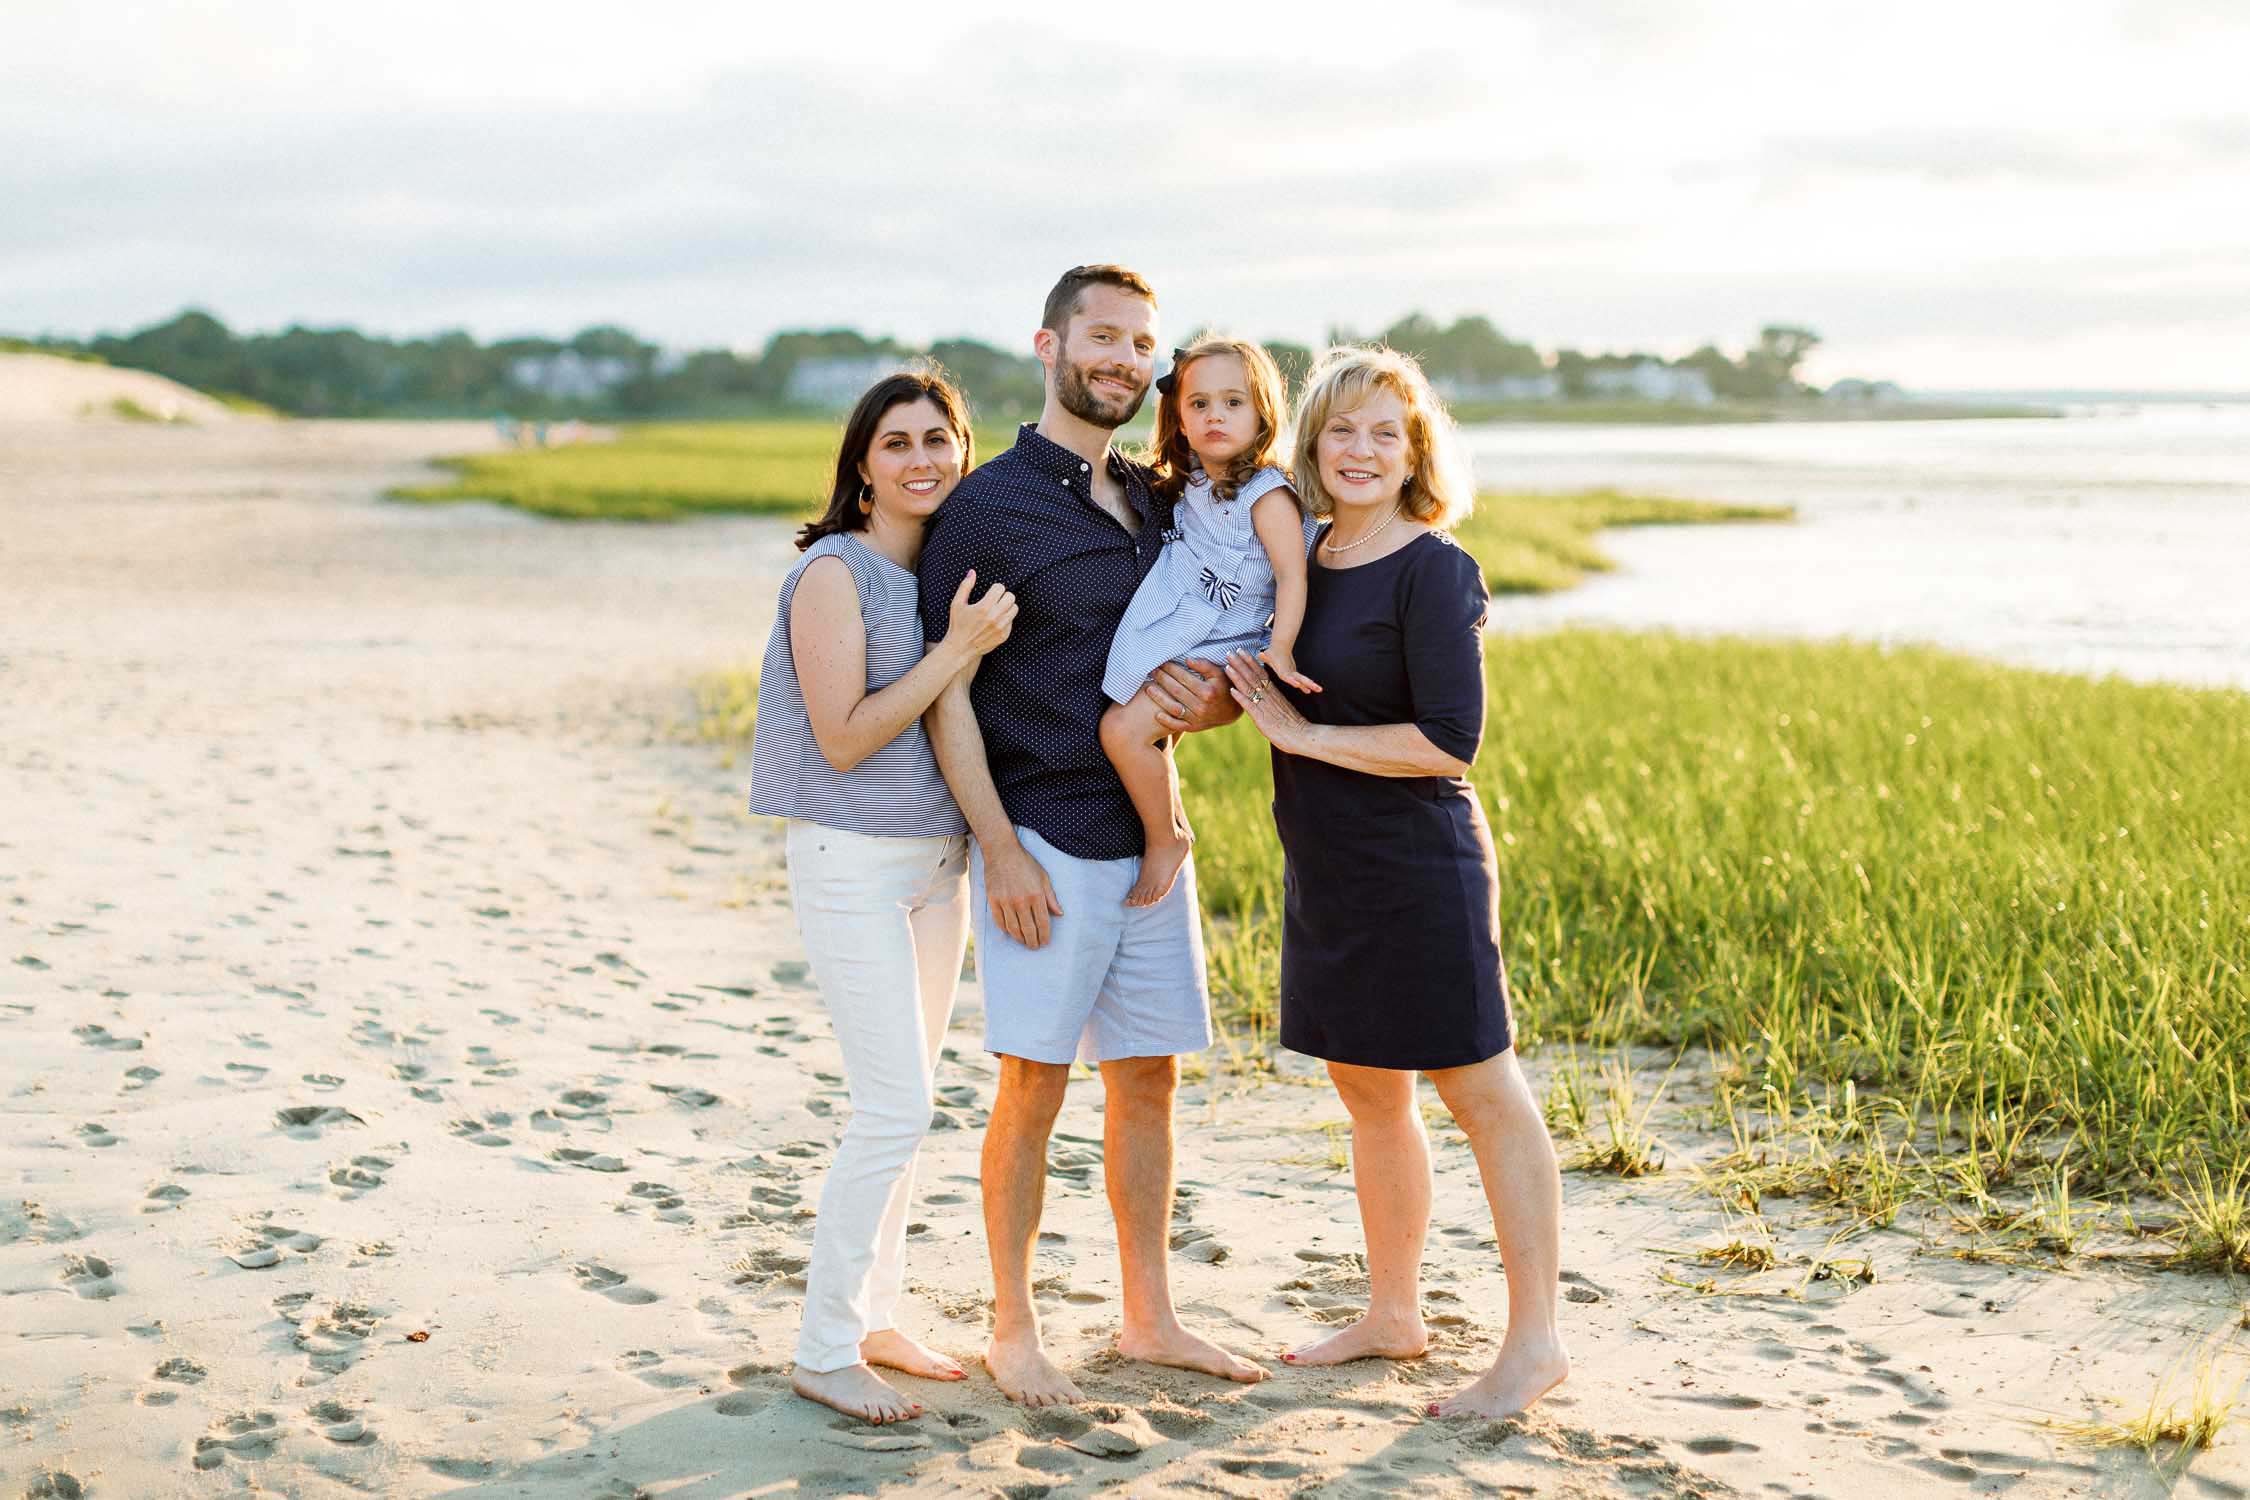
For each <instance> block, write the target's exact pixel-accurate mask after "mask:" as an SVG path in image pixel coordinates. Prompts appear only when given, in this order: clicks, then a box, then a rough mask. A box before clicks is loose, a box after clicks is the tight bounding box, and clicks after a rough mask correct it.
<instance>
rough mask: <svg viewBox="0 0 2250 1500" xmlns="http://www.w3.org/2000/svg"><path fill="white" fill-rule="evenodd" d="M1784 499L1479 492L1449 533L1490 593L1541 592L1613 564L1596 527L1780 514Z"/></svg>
mask: <svg viewBox="0 0 2250 1500" xmlns="http://www.w3.org/2000/svg"><path fill="white" fill-rule="evenodd" d="M1793 514H1794V513H1793V512H1792V511H1791V510H1790V509H1789V508H1788V507H1786V506H1770V505H1729V504H1721V503H1716V502H1712V501H1704V500H1666V499H1658V498H1656V497H1654V496H1649V495H1625V494H1620V493H1618V492H1617V491H1616V490H1588V491H1586V492H1584V493H1581V494H1575V495H1480V496H1478V497H1477V505H1476V509H1475V511H1473V512H1472V513H1471V514H1470V516H1469V519H1468V520H1467V521H1465V522H1463V523H1462V525H1461V526H1460V528H1459V529H1458V530H1457V531H1456V532H1455V533H1454V534H1455V536H1456V538H1457V539H1458V540H1459V541H1460V543H1461V545H1462V546H1464V547H1466V548H1468V549H1469V551H1470V552H1471V553H1472V554H1473V555H1474V556H1475V557H1476V559H1477V561H1478V562H1480V563H1481V564H1483V566H1484V577H1485V582H1486V583H1487V584H1488V585H1490V586H1491V589H1492V591H1493V592H1494V593H1496V594H1546V593H1555V592H1559V591H1560V590H1563V589H1567V588H1571V587H1574V586H1575V585H1577V584H1579V583H1581V582H1583V581H1584V580H1585V577H1586V575H1587V574H1588V573H1606V572H1608V571H1610V570H1611V569H1612V568H1614V567H1615V566H1616V564H1615V563H1614V562H1612V561H1611V560H1610V558H1609V555H1608V554H1607V553H1605V552H1603V551H1602V550H1601V546H1600V544H1599V543H1598V541H1597V540H1596V533H1598V532H1600V531H1601V530H1603V529H1604V528H1606V527H1611V526H1678V525H1683V524H1709V523H1712V522H1717V521H1786V520H1788V519H1790V518H1791V516H1792V515H1793Z"/></svg>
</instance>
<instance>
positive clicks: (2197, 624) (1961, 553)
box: [1467, 405, 2250, 688]
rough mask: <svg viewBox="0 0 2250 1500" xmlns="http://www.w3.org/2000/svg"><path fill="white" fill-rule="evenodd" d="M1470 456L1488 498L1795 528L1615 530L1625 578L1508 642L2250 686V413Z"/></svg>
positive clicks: (1626, 437)
mask: <svg viewBox="0 0 2250 1500" xmlns="http://www.w3.org/2000/svg"><path fill="white" fill-rule="evenodd" d="M1467 436H1468V439H1469V444H1470V449H1471V452H1472V453H1473V454H1474V456H1475V460H1476V468H1477V478H1478V481H1479V483H1480V484H1482V485H1483V486H1484V487H1486V488H1490V489H1507V490H1574V489H1586V488H1594V487H1600V486H1611V487H1614V488H1617V489H1621V490H1627V491H1635V492H1639V493H1645V494H1655V495H1675V496H1680V497H1683V498H1689V499H1709V500H1739V501H1748V502H1753V503H1761V504H1787V505H1794V506H1795V507H1797V512H1798V519H1797V520H1796V521H1795V522H1794V523H1786V524H1779V525H1744V526H1712V527H1695V526H1680V527H1650V528H1641V529H1628V530H1620V531H1612V532H1609V533H1607V534H1605V536H1604V537H1603V540H1602V545H1603V547H1604V549H1605V550H1606V551H1608V552H1609V554H1610V555H1611V556H1612V557H1614V558H1615V559H1616V560H1617V563H1618V571H1617V572H1615V573H1613V574H1608V575H1604V576H1599V577H1596V578H1593V579H1591V580H1589V581H1588V582H1587V583H1586V584H1585V585H1584V586H1582V587H1580V588H1577V589H1573V590H1570V591H1568V592H1566V593H1562V594H1556V595H1549V596H1544V597H1538V598H1510V599H1504V600H1502V601H1500V602H1499V604H1498V605H1497V607H1496V610H1495V614H1496V622H1497V624H1498V626H1499V627H1500V628H1502V629H1521V630H1529V629H1541V628H1548V627H1552V626H1555V625H1559V624H1564V623H1592V624H1605V625H1620V626H1630V627H1665V628H1671V629H1677V630H1683V631H1690V632H1696V633H1716V632H1725V633H1731V634H1744V635H1756V636H1787V637H1852V638H1856V639H1861V640H1872V641H1883V642H1908V641H1913V642H1927V643H1931V644H1936V645H1941V646H1946V647H1951V648H1954V649H1956V650H1962V651H1968V652H1973V653H1975V654H1977V655H1980V656H1986V657H1990V658H1992V659H1994V660H1998V661H2005V662H2013V663H2018V664H2021V665H2026V666H2035V667H2048V668H2054V669H2058V670H2062V671H2070V672H2082V673H2087V674H2090V675H2099V674H2105V673H2116V674H2119V675H2122V676H2126V677H2134V678H2141V679H2147V680H2163V681H2172V682H2186V683H2199V684H2218V685H2230V686H2234V687H2239V688H2250V588H2246V587H2245V581H2246V580H2245V574H2246V573H2250V405H2186V406H2162V405H2150V406H2140V407H2128V406H2118V407H2087V408H2079V409H2076V410H2074V411H2073V412H2072V413H2071V414H2070V415H2069V416H2067V417H2065V418H2063V419H2060V420H2054V421H1959V422H1852V423H1844V422H1837V423H1803V424H1790V425H1760V426H1730V427H1572V426H1550V427H1543V426H1499V425H1494V426H1482V427H1472V428H1470V429H1468V433H1467Z"/></svg>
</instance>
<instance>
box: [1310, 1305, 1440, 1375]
mask: <svg viewBox="0 0 2250 1500" xmlns="http://www.w3.org/2000/svg"><path fill="white" fill-rule="evenodd" d="M1429 1348H1430V1331H1429V1330H1428V1329H1427V1328H1424V1327H1423V1326H1422V1319H1421V1318H1420V1317H1419V1316H1416V1317H1415V1318H1414V1319H1413V1320H1412V1321H1410V1322H1400V1321H1398V1320H1396V1319H1393V1318H1383V1319H1379V1320H1378V1319H1376V1318H1372V1317H1362V1318H1360V1319H1358V1320H1357V1321H1355V1322H1353V1323H1352V1324H1350V1325H1349V1326H1348V1327H1344V1328H1339V1329H1337V1330H1336V1331H1335V1332H1334V1333H1332V1334H1330V1335H1328V1337H1326V1338H1324V1339H1314V1340H1313V1341H1312V1342H1311V1343H1309V1344H1299V1345H1298V1346H1297V1347H1296V1348H1294V1349H1292V1350H1290V1351H1289V1352H1288V1353H1287V1354H1284V1355H1283V1356H1281V1358H1282V1362H1283V1363H1285V1364H1292V1365H1346V1364H1350V1363H1351V1362H1352V1361H1353V1360H1355V1359H1420V1358H1421V1357H1422V1356H1423V1355H1424V1354H1426V1353H1428V1352H1429Z"/></svg>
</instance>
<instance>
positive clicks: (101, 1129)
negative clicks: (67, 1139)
mask: <svg viewBox="0 0 2250 1500" xmlns="http://www.w3.org/2000/svg"><path fill="white" fill-rule="evenodd" d="M78 1139H79V1140H80V1142H82V1143H83V1144H85V1145H88V1146H92V1147H93V1148H95V1149H96V1150H99V1149H101V1148H102V1147H104V1146H114V1145H116V1144H117V1143H118V1142H119V1141H121V1140H123V1139H124V1137H123V1136H121V1135H118V1134H117V1133H116V1132H115V1131H113V1130H111V1129H110V1128H109V1127H108V1126H107V1125H81V1126H79V1127H78Z"/></svg>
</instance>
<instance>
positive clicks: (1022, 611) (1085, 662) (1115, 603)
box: [921, 423, 1171, 859]
mask: <svg viewBox="0 0 2250 1500" xmlns="http://www.w3.org/2000/svg"><path fill="white" fill-rule="evenodd" d="M1109 471H1110V473H1111V474H1113V475H1115V476H1116V478H1117V481H1118V482H1119V483H1120V484H1121V485H1123V486H1124V489H1125V496H1126V499H1127V501H1128V502H1129V503H1130V504H1131V505H1132V507H1133V509H1134V511H1135V512H1136V513H1137V514H1138V515H1139V516H1140V518H1141V529H1140V535H1139V536H1138V537H1137V538H1136V537H1134V536H1132V535H1131V534H1129V533H1128V532H1127V531H1126V530H1125V528H1124V527H1123V526H1120V525H1119V524H1118V523H1117V520H1116V518H1115V517H1113V516H1111V515H1110V514H1109V513H1108V512H1106V511H1104V510H1103V509H1102V508H1101V507H1100V506H1099V505H1097V504H1095V503H1094V494H1093V471H1092V468H1091V467H1090V466H1089V465H1088V464H1087V463H1086V461H1085V460H1084V459H1082V458H1080V457H1079V456H1078V455H1077V454H1075V453H1073V452H1071V451H1070V450H1069V449H1067V448H1065V447H1063V446H1061V445H1060V444H1058V443H1054V442H1051V441H1049V440H1048V439H1046V438H1043V437H1041V436H1040V435H1039V433H1038V432H1037V431H1036V430H1035V429H1034V428H1033V427H1032V426H1031V424H1029V423H1026V424H1024V426H1023V427H1022V428H1021V429H1020V430H1019V431H1018V432H1017V433H1016V445H1015V446H1014V447H1013V448H1010V449H1009V450H1008V451H1007V452H1005V453H1003V454H1001V455H1000V456H999V457H997V458H995V459H993V460H991V461H990V462H988V463H985V464H983V465H981V466H980V467H978V468H976V469H975V470H972V471H971V472H970V473H969V474H967V475H965V476H963V478H962V480H961V483H960V485H959V486H958V487H957V488H956V489H955V490H954V491H953V493H952V494H951V495H949V496H947V497H946V501H945V503H944V504H943V505H941V506H939V507H938V511H937V515H936V516H935V517H934V518H933V519H932V521H931V524H930V531H929V535H928V537H927V539H926V540H924V542H923V544H922V562H921V578H922V631H923V634H924V636H925V637H926V638H927V639H928V640H929V642H930V643H931V644H933V645H934V644H936V643H937V642H938V641H939V640H940V639H942V638H943V637H944V635H945V631H946V626H947V625H948V624H949V623H950V618H949V616H950V614H951V609H952V603H953V591H954V590H955V589H957V588H959V587H960V586H961V578H962V575H963V574H965V573H967V572H968V570H969V569H971V568H974V569H976V570H977V584H976V595H977V597H979V598H981V597H983V594H984V587H985V585H986V584H987V583H1001V584H1005V585H1006V586H1007V587H1008V588H1009V589H1011V590H1013V591H1014V592H1015V595H1016V600H1017V612H1016V626H1015V630H1014V631H1013V633H1011V634H1010V635H1009V637H1008V639H1007V640H1006V641H1005V642H1004V643H1003V644H1002V645H1001V646H1000V647H999V648H998V649H997V650H995V651H993V652H992V653H991V654H990V655H988V656H986V657H985V659H984V661H983V663H982V665H980V666H979V667H978V668H977V675H976V680H975V681H974V682H972V683H971V684H970V685H969V701H970V703H971V704H973V705H974V706H975V708H976V713H977V725H978V727H979V728H980V729H982V730H983V731H984V753H985V758H986V760H987V761H988V762H989V763H990V764H991V767H992V781H993V785H994V787H995V788H997V789H998V791H999V793H1000V802H1001V805H1002V806H1004V807H1006V808H1007V810H1008V818H1009V820H1010V821H1011V822H1013V823H1016V824H1017V825H1019V826H1021V827H1025V828H1029V829H1031V830H1032V831H1033V832H1034V833H1037V834H1038V835H1039V836H1040V837H1041V838H1043V839H1045V840H1046V841H1047V842H1048V843H1050V844H1053V845H1054V846H1055V847H1056V848H1057V849H1060V850H1062V851H1063V853H1065V854H1071V855H1075V856H1077V857H1078V858H1080V859H1130V858H1135V857H1137V856H1138V855H1139V854H1140V852H1141V824H1140V819H1139V818H1137V817H1135V816H1134V815H1133V804H1132V802H1131V801H1130V800H1129V799H1128V798H1127V797H1126V795H1125V787H1124V784H1123V783H1122V782H1120V781H1119V780H1118V779H1117V772H1116V771H1115V770H1113V769H1111V767H1110V764H1109V758H1108V757H1107V756H1106V755H1104V754H1103V753H1102V744H1101V720H1102V710H1103V709H1105V708H1107V707H1108V706H1109V700H1108V699H1107V698H1105V697H1104V696H1102V668H1103V667H1104V665H1106V664H1107V662H1108V659H1109V640H1110V637H1111V636H1112V635H1114V634H1115V633H1116V631H1117V622H1118V621H1119V620H1120V619H1122V618H1123V617H1124V614H1125V606H1126V605H1127V604H1128V603H1130V602H1131V601H1132V598H1133V590H1134V589H1136V588H1138V587H1139V586H1140V582H1141V579H1142V578H1143V577H1145V576H1147V573H1148V570H1149V568H1150V566H1151V565H1152V564H1154V563H1155V561H1156V554H1157V552H1158V551H1159V550H1161V549H1162V547H1163V545H1164V529H1165V527H1167V526H1169V525H1170V524H1171V507H1170V506H1169V505H1167V504H1166V503H1165V502H1163V501H1160V500H1158V499H1156V497H1155V496H1154V495H1153V494H1152V493H1151V492H1150V489H1149V481H1150V478H1151V475H1150V472H1149V470H1148V469H1147V468H1146V467H1144V466H1143V465H1141V464H1137V463H1134V462H1132V461H1131V460H1129V459H1126V458H1122V457H1120V456H1118V455H1117V454H1115V453H1112V454H1110V456H1109Z"/></svg>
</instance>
